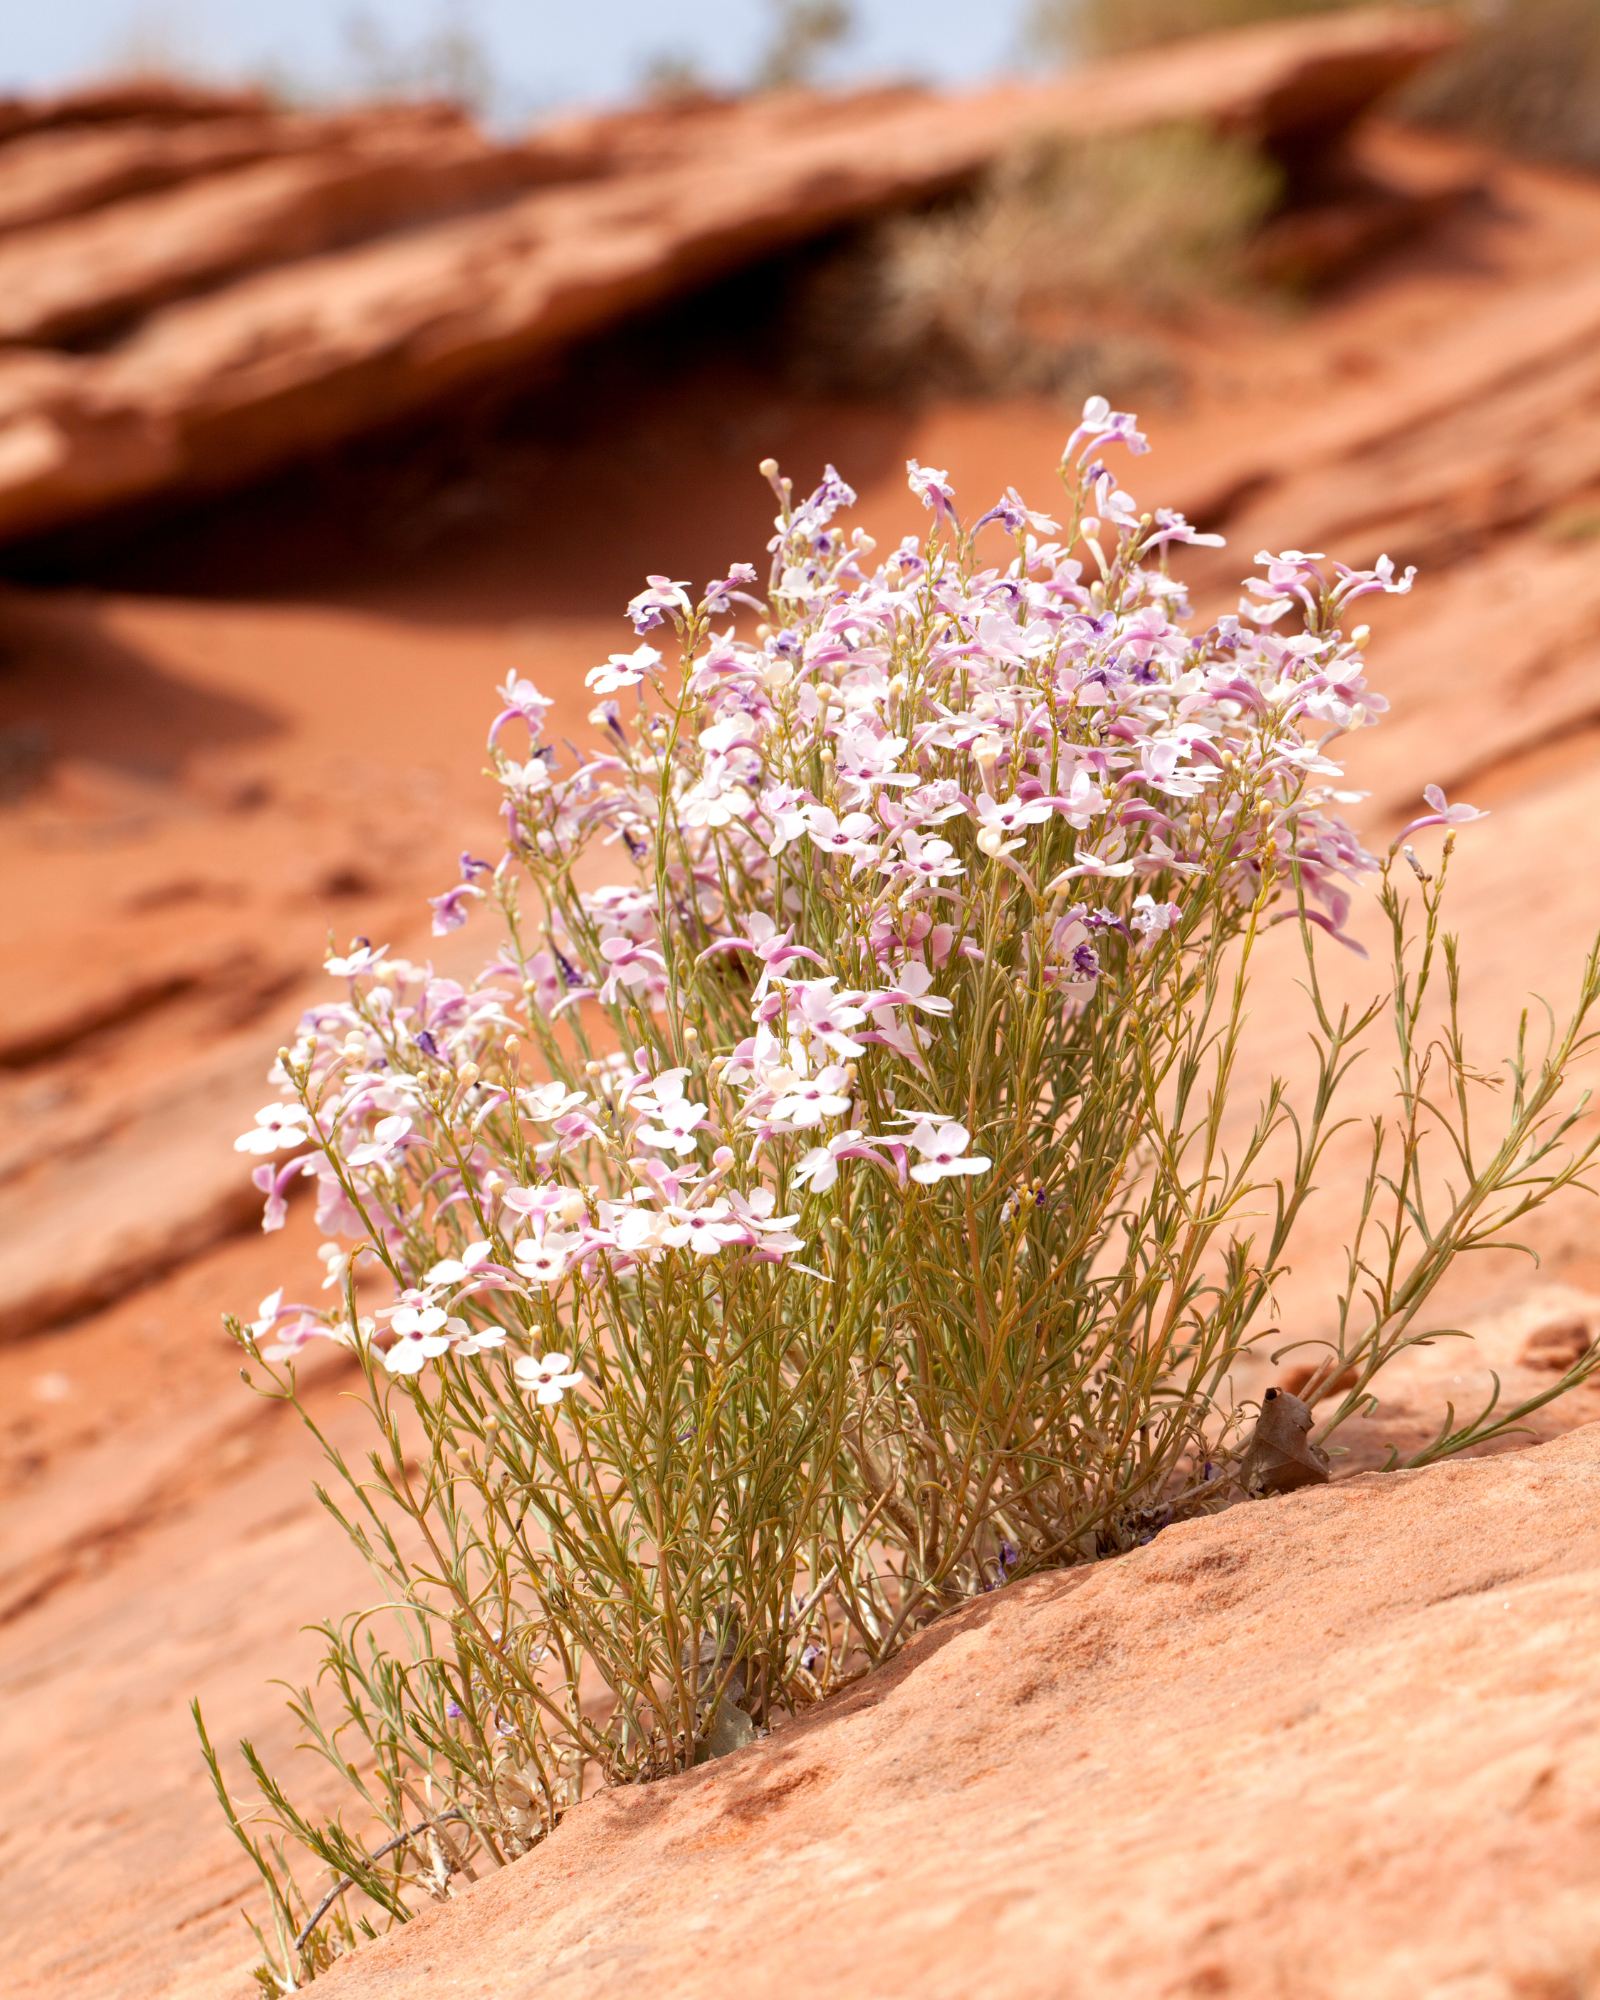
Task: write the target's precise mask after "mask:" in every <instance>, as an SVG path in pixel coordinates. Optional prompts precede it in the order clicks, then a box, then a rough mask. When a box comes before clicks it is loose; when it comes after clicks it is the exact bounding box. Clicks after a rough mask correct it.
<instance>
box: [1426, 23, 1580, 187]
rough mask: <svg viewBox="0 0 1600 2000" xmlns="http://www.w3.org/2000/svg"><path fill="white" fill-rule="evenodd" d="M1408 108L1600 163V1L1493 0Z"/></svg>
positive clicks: (1551, 155)
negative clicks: (1463, 40) (1463, 41)
mask: <svg viewBox="0 0 1600 2000" xmlns="http://www.w3.org/2000/svg"><path fill="white" fill-rule="evenodd" d="M1406 108H1407V109H1408V110H1409V111H1410V113H1411V114H1412V115H1413V116H1414V117H1417V118H1419V119H1422V120H1423V121H1425V122H1426V123H1429V124H1437V125H1446V126H1452V127H1454V128H1455V129H1457V130H1459V131H1467V132H1473V133H1476V134H1478V135H1479V136H1481V137H1483V138H1485V139H1490V140H1494V141H1497V142H1498V143H1500V144H1502V145H1506V146H1510V147H1513V148H1514V149H1515V150H1517V151H1518V152H1523V153H1530V154H1532V155H1534V156H1535V157H1537V158H1540V159H1546V160H1556V161H1559V162H1561V163H1562V164H1563V165H1566V166H1574V167H1584V168H1587V169H1589V170H1590V171H1594V170H1596V169H1600V0H1493V3H1492V4H1490V5H1488V6H1485V7H1484V8H1482V9H1481V10H1480V18H1479V25H1478V27H1477V30H1476V32H1475V33H1474V34H1472V35H1471V36H1470V37H1469V39H1468V40H1467V42H1466V45H1465V46H1464V47H1463V48H1462V49H1460V50H1459V51H1458V52H1457V53H1456V54H1455V55H1453V56H1451V57H1450V58H1448V59H1447V60H1446V61H1445V62H1442V63H1440V64H1439V65H1438V67H1437V68H1435V69H1432V70H1430V71H1428V73H1427V74H1426V75H1425V76H1424V77H1423V78H1421V79H1420V81H1419V82H1418V83H1417V84H1416V85H1415V86H1414V87H1413V88H1412V90H1411V91H1410V92H1409V93H1408V97H1407V100H1406Z"/></svg>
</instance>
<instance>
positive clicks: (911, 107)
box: [0, 9, 1455, 541]
mask: <svg viewBox="0 0 1600 2000" xmlns="http://www.w3.org/2000/svg"><path fill="white" fill-rule="evenodd" d="M1454 33H1455V31H1454V30H1453V29H1452V28H1451V27H1450V25H1449V24H1448V23H1446V22H1444V21H1442V20H1440V19H1436V18H1428V17H1426V16H1422V15H1419V14H1417V13H1415V12H1412V11H1408V10H1404V9H1398V10H1397V9H1374V10H1372V11H1370V12H1361V13H1353V14H1348V15H1341V16H1335V17H1331V18H1322V19H1311V20H1300V21H1288V22H1280V23H1273V24H1269V25H1268V26H1265V27H1260V28H1253V29H1243V30H1238V31H1234V32H1233V33H1230V34H1227V35H1219V36H1210V37H1204V38H1201V39H1199V40H1196V41H1195V42H1192V43H1188V44H1183V45H1179V46H1177V47H1174V48H1171V49H1168V50H1161V51H1156V52H1154V53H1152V54H1149V55H1143V56H1139V57H1134V58H1121V59H1118V60H1115V61H1111V62H1107V63H1104V64H1100V65H1095V66H1093V67H1092V68H1089V69H1085V70H1082V71H1079V72H1076V73H1074V74H1072V75H1070V76H1067V77H1065V78H1063V79H1061V80H1059V81H1057V82H1055V83H1052V84H1049V85H1044V86H1039V87H1035V88H1021V87H1010V88H1006V89H999V90H991V91H987V92H983V93H979V94H976V95H972V96H967V97H960V98H943V97H938V96H935V95H932V94H930V93H927V92H923V91H915V90H879V91H874V92H865V93H861V94H858V95H856V96H853V97H843V98H828V97H823V96H816V95H813V94H810V93H804V92H792V93H774V94H771V95H768V96H762V97H757V98H754V99H751V100H748V101H745V102H740V103H732V104H712V105H708V106H703V107H690V108H689V109H688V110H687V111H683V112H680V113H676V114H674V113H670V112H654V113H651V112H645V113H637V114H624V115H622V116H621V117H619V118H617V119H614V120H611V121H605V120H588V121H582V120H578V121H571V122H569V123H568V124H567V125H565V126H559V127H552V128H549V129H548V130H547V131H546V132H545V133H543V134H535V135H534V136H533V137H532V138H531V139H530V140H529V141H528V142H527V143H526V144H525V145H524V146H523V147H521V148H516V149H510V150H509V151H504V152H496V151H494V150H492V149H479V148H477V147H475V146H474V144H473V142H472V141H471V140H470V139H469V138H467V137H465V136H462V135H457V137H456V139H455V140H453V141H452V146H453V148H454V151H455V152H456V153H458V154H459V156H460V157H458V158H446V157H445V153H446V152H447V151H449V150H450V148H446V147H445V146H444V144H443V141H442V140H438V141H436V142H435V143H434V147H433V151H434V152H435V153H436V154H437V155H438V157H437V158H435V159H434V160H433V162H432V165H431V167H430V165H429V164H428V161H427V160H426V159H425V158H424V159H419V158H418V157H417V154H416V149H415V148H414V147H413V146H410V145H408V144H407V143H405V139H404V135H403V134H401V133H399V132H392V133H390V134H388V137H387V139H386V140H385V146H384V147H379V148H377V153H378V154H381V155H383V156H382V157H377V156H374V155H373V154H372V153H371V149H369V153H368V155H366V156H360V157H357V156H356V154H352V152H351V150H350V145H351V144H352V143H353V141H352V139H351V135H349V134H346V135H345V140H346V143H344V144H342V145H340V146H336V147H334V148H333V149H332V150H331V151H329V150H327V148H326V147H324V149H323V150H322V151H321V152H319V153H314V154H311V155H307V156H305V157H301V158H297V159H263V160H260V161H258V162H257V163H255V164H249V165H246V164H240V163H237V162H236V163H235V164H234V165H233V167H232V168H231V170H230V171H229V172H228V173H226V174H213V175H211V176H210V177H209V178H199V179H196V180H191V181H185V182H184V183H183V184H182V185H178V186H172V185H170V184H169V185H168V186H167V187H166V188H165V189H164V191H162V192H159V193H145V194H136V195H132V196H130V198H129V199H128V200H126V201H123V202H117V201H112V202H110V203H109V205H105V206H96V207H95V208H94V209H93V211H92V213H87V214H79V215H76V216H72V217H68V218H67V219H64V220H61V221H58V222H55V223H52V224H49V225H46V226H41V227H39V228H38V229H36V230H34V231H32V232H28V231H23V232H21V233H20V234H18V235H14V236H12V237H11V238H9V239H7V240H6V241H5V242H4V244H0V266H3V267H4V271H5V275H6V281H7V282H6V299H7V302H8V303H7V305H6V308H5V310H4V312H0V341H3V340H6V339H9V340H11V341H12V342H14V343H16V344H14V345H11V346H7V347H3V348H0V541H6V540H16V539H25V538H28V537H31V536H38V535H40V534H42V533H44V532H45V531H47V530H57V529H60V528H62V527H64V526H66V525H67V524H69V523H74V522H77V521H81V520H85V519H88V518H91V517H93V516H95V515H97V514H103V513H105V512H107V511H109V510H113V509H117V508H123V507H127V506H130V505H134V504H136V503H144V502H148V501H150V500H152V499H154V498H158V497H163V496H169V495H183V494H196V493H201V492H205V491H214V490H220V489H222V488H225V487H229V486H237V485H239V484H242V483H245V482H247V481H248V480H250V479H252V478H255V477H258V476H261V475H263V474H265V473H267V472H270V471H272V470H274V469H276V468H277V467H280V466H282V465H285V464H288V463H291V462H293V461H294V460H296V459H298V458H304V457H306V456H307V455H309V454H313V453H315V452H317V451H319V450H322V449H325V448H328V447H330V446H333V445H336V444H339V443H341V442H343V441H345V440H348V439H350V438H352V437H355V436H358V435H360V434H362V433H363V432H367V431H370V430H373V429H375V428H378V427H381V426H383V425H386V424H391V423H394V422H396V421H399V420H401V419H405V418H408V417H410V416H412V415H414V414H416V413H418V412H421V411H423V410H425V409H428V408H429V407H431V406H438V405H440V404H441V403H443V402H445V401H447V400H448V399H449V398H450V397H451V396H452V395H455V394H458V393H461V392H463V391H466V390H468V389H473V388H476V387H477V386H479V385H481V384H483V383H485V382H488V381H491V380H494V379H497V378H506V377H508V376H509V375H510V374H512V373H514V372H515V371H518V370H521V369H523V368H525V367H526V366H527V365H528V364H529V363H530V362H533V361H535V360H537V359H538V358H540V357H542V356H544V355H546V354H549V353H550V352H552V351H554V350H556V349H558V348H560V347H562V346H564V345H566V344H569V343H571V342H573V341H575V340H578V339H580V338H582V337H583V336H584V335H586V334H588V333H591V332H592V331H594V330H595V329H596V328H598V327H601V326H603V325H606V324H609V323H612V322H615V321H616V320H618V319H619V318H622V317H623V316H625V315H626V314H628V313H630V312H633V311H636V310H637V309H639V308H641V307H644V306H647V305H650V304H653V303H655V302H658V301H660V300H662V299H664V298H667V297H669V296H671V295H673V294H675V293H680V292H682V291H685V290H687V289H689V288H691V287H693V286H695V285H697V284H700V283H703V282H705V281H706V280H708V279H711V278H713V277H716V276H719V275H721V274H724V273H726V272H728V271H730V270H733V269H735V268H738V267H740V266H741V265H747V264H750V263H753V262H755V261H758V260H759V259H761V258H763V257H766V256H769V255H771V254H773V253H775V252H777V251H780V250H783V249H785V248H786V247H788V246H790V245H793V244H796V243H798V242H801V241H803V240H805V239H807V238H809V237H815V236H818V235H821V234H824V233H825V232H827V231H829V230H831V229H835V228H837V227H839V226H840V225H841V224H844V223H848V222H851V221H854V220H858V219H860V218H862V217H865V216H869V215H872V214H875V213H879V212H882V211H884V210H886V209H889V208H893V207H895V206H897V205H901V204H904V203H906V202H909V201H914V200H916V199H919V198H921V197H924V196H926V195H929V194H931V193H934V192H936V191H938V190H939V189H941V188H946V187H949V186H952V185H955V184H957V183H959V182H960V181H961V180H962V179H964V178H965V177H967V176H970V175H971V174H972V173H974V172H975V171H977V170H978V169H980V168H982V167H983V166H984V165H985V164H986V163H988V162H989V161H991V160H993V159H994V158H995V157H996V156H997V155H998V154H999V153H1001V152H1002V151H1004V150H1005V149H1007V148H1009V147H1011V146H1013V145H1015V144H1016V143H1017V142H1018V141H1019V140H1022V139H1025V138H1027V137H1029V136H1030V135H1039V134H1044V133H1052V132H1055V133H1072V134H1081V135H1087V134H1092V133H1104V132H1114V131H1129V130H1135V129H1139V128H1142V127H1147V126H1150V125H1152V124H1158V123H1162V122H1165V121H1168V120H1172V119H1175V118H1184V119H1192V120H1195V121H1198V122H1201V123H1208V124H1211V125H1213V126H1215V127H1220V128H1222V129H1225V130H1231V131H1241V132H1248V133H1250V134H1253V135H1254V136H1255V137H1256V138H1258V139H1260V140H1261V141H1262V142H1263V143H1267V144H1270V145H1272V146H1273V147H1274V148H1276V149H1277V150H1279V151H1280V152H1283V153H1285V154H1286V155H1288V156H1297V155H1300V154H1304V153H1306V152H1307V151H1310V152H1315V151H1316V150H1317V149H1319V148H1322V147H1325V146H1327V145H1328V144H1329V143H1331V142H1332V141H1333V140H1334V139H1335V138H1337V136H1338V134H1339V133H1341V132H1342V131H1343V130H1344V129H1345V128H1346V127H1347V126H1348V125H1349V123H1350V122H1351V120H1352V119H1354V118H1355V117H1356V116H1358V115H1359V114H1360V112H1361V111H1363V110H1364V109H1365V108H1366V107H1367V106H1368V105H1369V104H1371V103H1372V101H1373V100H1374V99H1375V98H1376V97H1378V96H1380V95H1381V94H1382V93H1383V92H1384V91H1385V90H1387V89H1389V88H1391V87H1392V86H1393V85H1395V84H1397V83H1398V82H1400V81H1401V80H1403V79H1404V78H1405V77H1406V76H1408V75H1409V74H1411V73H1412V71H1413V70H1415V69H1416V68H1417V67H1418V65H1419V64H1421V63H1423V62H1424V61H1426V60H1427V59H1428V58H1429V57H1431V56H1432V55H1434V54H1436V53H1438V52H1439V50H1440V49H1441V48H1442V47H1444V46H1446V45H1447V44H1448V43H1449V41H1450V40H1451V39H1452V38H1453V35H1454ZM140 108H141V109H142V110H143V112H144V115H145V116H146V117H147V118H148V116H149V115H150V108H149V106H147V105H144V106H141V107H140ZM224 108H225V109H227V110H229V111H231V112H232V113H233V114H234V115H235V116H236V117H238V116H242V115H244V113H245V111H246V110H247V109H248V107H246V106H242V105H239V104H235V103H232V102H231V101H230V102H228V103H227V104H226V105H225V107H224ZM15 115H16V117H18V118H22V117H23V113H22V112H21V111H16V112H15ZM52 115H53V114H52ZM196 115H197V114H196ZM40 116H41V117H44V116H45V113H44V112H41V114H40ZM17 129H18V130H19V131H20V130H33V131H38V130H39V129H41V128H39V127H38V126H37V125H35V126H33V127H29V126H27V124H26V121H25V120H24V123H23V124H22V125H21V126H19V127H18V128H17ZM43 129H45V130H49V129H50V126H49V121H48V119H46V124H45V127H44V128H43ZM77 143H80V144H81V135H79V137H78V141H77ZM168 143H169V146H170V141H169V142H168ZM188 143H190V144H191V145H195V144H197V143H198V142H197V141H195V140H193V139H191V140H190V141H189V142H188ZM385 148H387V151H386V150H385ZM6 151H7V149H6V148H5V147H3V146H0V209H3V207H4V203H5V199H6V187H5V176H6ZM201 151H202V153H203V152H204V148H203V147H202V148H201ZM357 151H358V152H359V149H357ZM205 156H206V157H207V158H210V157H212V155H211V154H206V155H205ZM197 157H199V156H198V155H197ZM17 158H18V159H19V160H20V158H21V155H20V154H19V155H18V156H17ZM31 171H32V172H34V173H35V174H37V172H38V171H39V165H38V161H37V160H35V161H34V165H33V168H32V170H31ZM529 181H534V182H537V183H539V185H537V186H534V187H533V188H532V190H531V191H529V192H521V193H515V194H513V193H512V192H511V190H512V189H513V188H515V187H516V186H517V185H518V184H519V183H521V184H523V185H526V184H527V183H528V182H529ZM552 182H553V183H555V184H554V185H551V184H550V183H552ZM29 185H30V188H31V187H32V185H33V183H32V182H31V181H30V184H29ZM12 192H13V196H14V197H15V198H17V199H19V200H20V199H21V197H20V195H18V194H17V191H16V190H13V191H12ZM497 192H498V194H499V195H501V196H505V197H507V198H504V199H499V200H497V201H494V202H493V205H488V206H484V205H483V204H486V203H490V202H491V199H492V197H494V196H495V194H496V193H497ZM29 198H30V199H31V198H32V196H31V195H30V197H29ZM469 198H470V199H471V200H472V201H473V202H475V203H476V204H478V205H477V206H475V207H474V211H473V212H472V213H468V214H456V215H452V216H450V217H449V218H448V219H443V220H440V219H436V218H437V216H438V212H439V209H440V207H441V206H459V205H460V204H461V203H462V202H464V201H468V200H469ZM124 210H126V211H127V219H128V220H129V221H130V228H129V229H128V230H127V231H121V230H120V229H119V219H122V218H123V212H124ZM133 222H137V227H136V228H135V227H133V226H132V223H133ZM380 230H381V231H382V233H373V232H378V231H380ZM362 236H365V237H367V239H368V240H362V241H352V240H351V239H352V238H354V237H362ZM95 246H100V247H99V250H98V251H97V250H96V247H95ZM107 246H116V251H117V254H116V255H115V256H114V257H113V256H111V255H110V253H109V250H108V248H107ZM102 271H103V273H104V285H105V291H106V296H105V297H104V298H101V297H99V296H97V293H96V284H97V282H98V279H97V274H98V273H100V272H102ZM208 287H210V289H208ZM163 301H170V302H167V303H163ZM141 312H143V313H145V314H146V316H145V317H142V318H139V319H138V321H137V324H135V325H133V326H132V327H131V330H128V331H127V332H126V334H125V337H122V338H120V339H118V340H117V341H116V343H115V344H114V345H111V346H107V347H104V348H102V349H101V350H99V351H94V352H87V353H75V352H65V351H62V350H61V348H60V347H59V345H55V344H52V342H58V341H59V340H61V339H63V338H66V337H68V336H72V335H76V334H81V333H83V332H84V331H85V330H89V329H94V328H96V327H103V325H104V323H105V322H106V321H107V319H108V317H109V319H110V320H111V321H113V322H114V321H115V320H116V319H117V317H118V315H127V314H135V315H137V314H138V313H141Z"/></svg>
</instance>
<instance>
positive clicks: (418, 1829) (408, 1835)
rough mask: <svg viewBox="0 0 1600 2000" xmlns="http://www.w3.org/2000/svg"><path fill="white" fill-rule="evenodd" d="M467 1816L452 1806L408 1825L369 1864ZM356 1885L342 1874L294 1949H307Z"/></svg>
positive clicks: (352, 1879)
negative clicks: (334, 1907) (313, 1935)
mask: <svg viewBox="0 0 1600 2000" xmlns="http://www.w3.org/2000/svg"><path fill="white" fill-rule="evenodd" d="M465 1818H466V1814H465V1813H463V1812H458V1811H457V1810H456V1808H455V1807H454V1806H452V1807H451V1808H450V1810H449V1811H448V1812H442V1813H436V1814H435V1815H434V1817H433V1818H432V1819H424V1820H419V1821H418V1822H417V1824H416V1825H415V1826H408V1827H407V1828H406V1830H405V1831H404V1833H397V1834H396V1835H395V1837H394V1839H393V1840H387V1841H385V1842H384V1844H383V1846H382V1847H379V1848H376V1849H374V1851H373V1852H372V1853H371V1854H369V1855H368V1856H367V1862H368V1865H369V1866H370V1864H371V1863H372V1862H374V1861H381V1860H382V1859H383V1857H384V1856H385V1855H386V1854H393V1852H394V1851H395V1849H396V1848H397V1847H404V1846H405V1844H406V1842H407V1841H408V1840H415V1839H416V1837H417V1835H418V1834H419V1833H426V1832H427V1831H428V1828H429V1827H430V1826H439V1825H441V1824H442V1823H443V1822H444V1821H445V1820H447V1819H462V1820H464V1819H465ZM355 1885H356V1878H355V1877H354V1876H353V1875H341V1876H340V1878H339V1880H338V1881H337V1882H335V1883H334V1885H333V1887H332V1888H331V1889H330V1890H329V1891H328V1893H327V1895H325V1896H324V1897H323V1899H322V1901H321V1902H320V1903H318V1905H317V1907H316V1908H315V1909H314V1910H313V1911H312V1912H311V1914H310V1916H309V1917H307V1919H306V1923H305V1928H304V1930H302V1931H301V1933H300V1935H299V1936H298V1937H297V1938H296V1939H295V1941H294V1949H295V1950H296V1951H304V1950H305V1948H306V1939H307V1938H309V1937H310V1935H311V1933H312V1932H313V1931H314V1930H315V1929H316V1927H317V1925H318V1924H320V1923H321V1922H322V1919H323V1917H324V1916H326V1914H327V1912H328V1910H329V1909H330V1908H331V1906H332V1905H333V1904H334V1903H336V1902H337V1901H338V1899H339V1898H340V1897H341V1896H342V1895H343V1894H344V1892H345V1890H346V1889H353V1888H354V1887H355Z"/></svg>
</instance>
